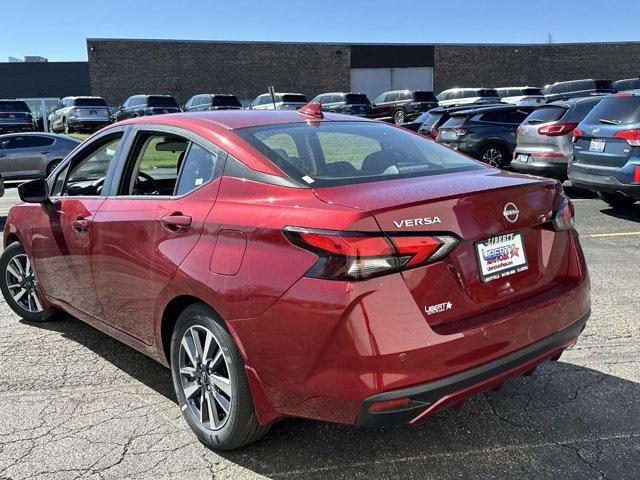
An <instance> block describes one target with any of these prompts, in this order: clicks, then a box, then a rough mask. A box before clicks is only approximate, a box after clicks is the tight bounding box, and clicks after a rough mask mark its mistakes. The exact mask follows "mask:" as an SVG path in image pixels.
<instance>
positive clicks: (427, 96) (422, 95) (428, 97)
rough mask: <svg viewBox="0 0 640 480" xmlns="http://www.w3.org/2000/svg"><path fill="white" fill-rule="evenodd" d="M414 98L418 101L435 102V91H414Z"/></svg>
mask: <svg viewBox="0 0 640 480" xmlns="http://www.w3.org/2000/svg"><path fill="white" fill-rule="evenodd" d="M413 99H414V100H415V101H416V102H435V101H436V97H434V96H433V92H414V93H413Z"/></svg>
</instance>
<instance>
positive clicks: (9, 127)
mask: <svg viewBox="0 0 640 480" xmlns="http://www.w3.org/2000/svg"><path fill="white" fill-rule="evenodd" d="M34 130H35V124H34V123H33V115H32V114H31V110H29V107H28V105H27V104H26V103H25V102H23V101H22V100H0V133H11V132H33V131H34Z"/></svg>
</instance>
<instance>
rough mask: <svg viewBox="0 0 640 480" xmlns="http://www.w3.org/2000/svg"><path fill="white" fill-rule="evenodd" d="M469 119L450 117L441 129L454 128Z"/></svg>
mask: <svg viewBox="0 0 640 480" xmlns="http://www.w3.org/2000/svg"><path fill="white" fill-rule="evenodd" d="M467 118H469V117H468V116H467V115H456V116H455V117H451V118H450V119H449V120H447V121H446V122H444V125H442V128H455V127H459V126H460V125H462V124H463V123H464V122H466V121H467Z"/></svg>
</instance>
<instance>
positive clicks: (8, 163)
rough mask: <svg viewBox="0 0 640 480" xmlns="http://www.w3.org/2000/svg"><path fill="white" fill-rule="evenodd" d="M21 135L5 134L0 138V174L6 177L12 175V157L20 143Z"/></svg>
mask: <svg viewBox="0 0 640 480" xmlns="http://www.w3.org/2000/svg"><path fill="white" fill-rule="evenodd" d="M22 138H23V137H22V136H19V135H5V136H3V137H2V139H0V174H1V175H2V176H3V177H4V178H5V179H6V178H11V177H13V166H12V158H13V155H14V153H15V151H16V150H18V149H19V148H20V146H21V145H22Z"/></svg>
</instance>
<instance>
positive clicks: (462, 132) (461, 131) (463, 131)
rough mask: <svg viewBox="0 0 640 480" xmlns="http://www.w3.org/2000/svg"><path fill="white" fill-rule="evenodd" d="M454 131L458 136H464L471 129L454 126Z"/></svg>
mask: <svg viewBox="0 0 640 480" xmlns="http://www.w3.org/2000/svg"><path fill="white" fill-rule="evenodd" d="M453 132H454V133H455V134H456V135H457V136H459V137H462V136H464V135H466V134H467V133H469V130H467V129H466V128H454V129H453Z"/></svg>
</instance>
